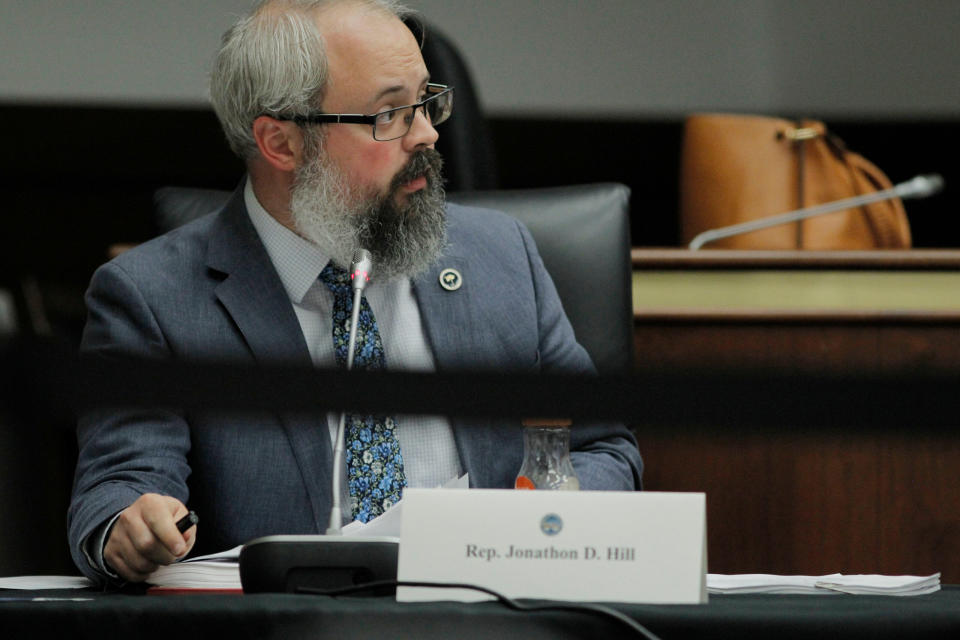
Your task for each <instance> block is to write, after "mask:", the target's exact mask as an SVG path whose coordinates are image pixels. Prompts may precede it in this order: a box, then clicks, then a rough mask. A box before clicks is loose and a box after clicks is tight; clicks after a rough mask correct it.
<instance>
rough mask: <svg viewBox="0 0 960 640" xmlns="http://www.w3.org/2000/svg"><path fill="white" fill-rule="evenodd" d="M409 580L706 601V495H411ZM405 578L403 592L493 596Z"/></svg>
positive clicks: (564, 596)
mask: <svg viewBox="0 0 960 640" xmlns="http://www.w3.org/2000/svg"><path fill="white" fill-rule="evenodd" d="M403 502H404V507H403V516H402V527H401V531H402V535H401V538H400V550H399V558H398V567H397V578H398V580H400V581H421V582H424V581H425V582H439V583H446V584H450V583H467V584H473V585H477V586H482V587H486V588H488V589H492V590H494V591H497V592H499V593H502V594H503V595H506V596H509V597H513V598H544V599H554V600H578V601H592V602H638V603H674V604H698V603H702V602H706V600H707V592H706V581H705V579H706V567H707V557H706V496H705V495H704V494H702V493H657V492H619V491H514V490H498V489H472V490H469V491H456V490H454V491H450V490H444V491H437V490H432V489H411V488H408V489H406V491H405V492H404V496H403ZM489 598H490V597H489V596H487V595H486V594H484V593H482V592H479V591H473V590H469V589H450V588H423V587H400V588H398V589H397V600H400V601H408V602H409V601H421V600H459V601H475V600H486V599H489Z"/></svg>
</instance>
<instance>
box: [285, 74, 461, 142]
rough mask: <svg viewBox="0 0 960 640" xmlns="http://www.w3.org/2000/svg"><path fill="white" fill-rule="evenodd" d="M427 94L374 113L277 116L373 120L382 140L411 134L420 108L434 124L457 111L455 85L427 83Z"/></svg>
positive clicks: (302, 121)
mask: <svg viewBox="0 0 960 640" xmlns="http://www.w3.org/2000/svg"><path fill="white" fill-rule="evenodd" d="M426 91H427V93H428V94H429V95H428V96H427V97H426V98H424V99H423V100H421V101H420V102H418V103H416V104H408V105H407V106H405V107H397V108H395V109H387V110H386V111H381V112H380V113H375V114H373V115H360V114H356V113H310V114H306V115H296V116H284V115H276V116H273V117H274V118H276V119H278V120H290V121H293V122H296V123H297V124H323V123H326V124H340V123H349V124H369V125H370V126H372V127H373V139H374V140H379V141H381V142H386V141H388V140H396V139H397V138H402V137H403V136H405V135H407V133H408V132H409V131H410V128H411V127H412V126H413V120H414V118H415V117H416V115H417V109H423V115H424V116H426V118H427V120H428V121H429V122H430V124H432V125H433V126H437V125H438V124H440V123H441V122H443V121H445V120H446V119H447V118H449V117H450V114H451V113H452V112H453V87H448V86H447V85H444V84H433V83H430V84H427V89H426Z"/></svg>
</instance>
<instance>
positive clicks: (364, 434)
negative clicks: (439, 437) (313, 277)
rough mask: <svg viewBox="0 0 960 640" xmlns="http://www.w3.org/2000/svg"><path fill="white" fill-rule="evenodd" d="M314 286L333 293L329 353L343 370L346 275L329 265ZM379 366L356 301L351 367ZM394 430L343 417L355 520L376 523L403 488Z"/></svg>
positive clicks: (378, 352) (379, 353)
mask: <svg viewBox="0 0 960 640" xmlns="http://www.w3.org/2000/svg"><path fill="white" fill-rule="evenodd" d="M320 281H321V282H323V283H324V284H325V285H327V288H328V289H330V291H332V292H333V349H334V351H335V352H336V354H337V364H339V365H340V366H345V365H346V363H347V349H348V346H349V343H350V315H351V313H352V312H353V291H352V288H351V286H350V275H349V274H348V273H347V272H346V270H344V269H341V268H340V267H337V266H334V265H333V263H330V264H328V265H327V266H326V267H324V269H323V271H322V272H320ZM385 362H386V360H385V358H384V355H383V343H382V342H381V340H380V330H379V329H378V328H377V320H376V318H374V317H373V311H372V310H371V309H370V305H369V304H368V303H367V299H366V298H365V297H364V298H361V299H360V318H359V319H358V320H357V344H356V353H355V354H354V356H353V366H354V368H356V369H368V370H376V369H383V368H385V366H386V364H385ZM396 426H397V424H396V422H395V421H394V419H393V418H392V417H390V416H384V415H356V414H349V413H348V414H347V418H346V436H345V437H346V443H345V449H346V458H347V484H348V486H349V487H350V498H351V506H352V508H353V517H354V519H355V520H359V521H360V522H368V521H369V520H372V519H373V518H376V517H377V516H378V515H380V514H381V513H383V512H384V511H386V510H387V509H389V508H390V507H391V506H392V505H394V504H396V502H397V501H398V500H400V496H401V495H402V493H403V488H404V487H405V486H406V484H407V478H406V475H405V474H404V472H403V456H402V455H401V453H400V441H399V440H398V439H397V434H396Z"/></svg>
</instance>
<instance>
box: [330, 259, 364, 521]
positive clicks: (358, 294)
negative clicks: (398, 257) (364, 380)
mask: <svg viewBox="0 0 960 640" xmlns="http://www.w3.org/2000/svg"><path fill="white" fill-rule="evenodd" d="M372 271H373V256H371V255H370V252H369V251H367V250H366V249H357V250H356V251H354V252H353V260H352V261H351V262H350V286H351V287H352V289H353V311H352V312H351V314H350V339H349V341H348V343H347V371H350V370H351V369H353V354H354V351H356V346H357V322H358V320H359V319H360V300H361V298H362V297H363V290H364V289H365V288H366V286H367V283H368V282H370V273H371V272H372ZM346 420H347V412H346V411H341V412H340V423H339V424H338V425H337V441H336V442H337V443H336V446H335V447H334V449H333V478H332V479H331V482H330V487H331V493H332V496H331V497H332V499H333V500H332V504H331V506H330V521H329V523H328V524H327V534H328V535H341V533H342V532H341V527H342V521H343V516H341V515H340V492H341V490H342V489H341V486H340V478H341V476H342V475H343V455H344V454H343V449H344V442H343V441H344V435H345V431H346Z"/></svg>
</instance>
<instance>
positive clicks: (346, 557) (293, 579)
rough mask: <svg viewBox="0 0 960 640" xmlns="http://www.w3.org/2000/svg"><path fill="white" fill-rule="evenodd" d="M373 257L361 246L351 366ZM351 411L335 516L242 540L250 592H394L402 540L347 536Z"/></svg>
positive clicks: (243, 575) (354, 282) (338, 465)
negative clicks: (316, 527) (322, 525)
mask: <svg viewBox="0 0 960 640" xmlns="http://www.w3.org/2000/svg"><path fill="white" fill-rule="evenodd" d="M372 271H373V259H372V257H371V255H370V252H369V251H367V250H366V249H357V250H356V251H355V252H354V254H353V261H352V262H351V263H350V280H351V287H352V289H353V312H352V314H351V320H350V338H349V342H348V347H347V348H348V350H349V351H348V353H347V367H346V368H347V371H349V370H350V369H352V368H353V353H354V350H355V348H356V342H357V321H358V320H359V318H360V300H361V298H362V296H363V290H364V288H365V287H366V286H367V283H369V282H370V273H371V272H372ZM346 417H347V412H346V411H341V412H340V423H339V425H338V426H337V441H336V446H335V447H334V452H333V478H332V482H331V483H330V484H331V492H332V496H331V498H332V499H331V502H332V506H331V507H330V521H329V523H328V526H327V531H326V533H325V534H323V535H269V536H264V537H262V538H256V539H254V540H251V541H249V542H247V543H246V544H244V545H243V548H242V549H241V551H240V582H241V584H242V585H243V590H244V592H246V593H283V592H287V593H289V592H296V591H297V590H298V589H299V588H300V587H314V588H316V587H318V586H320V587H323V588H336V587H348V586H353V585H358V584H364V583H368V582H378V583H379V582H383V584H384V585H386V586H381V587H378V588H376V589H374V590H372V591H371V595H381V596H382V595H394V593H395V592H396V588H395V587H393V586H390V585H391V583H392V582H395V581H396V579H397V554H398V548H399V541H398V540H397V539H396V538H390V537H373V536H370V537H362V538H358V537H351V536H344V535H343V530H342V526H341V521H342V516H341V515H340V492H341V482H340V477H341V476H342V475H343V458H344V454H343V451H344V432H345V431H346Z"/></svg>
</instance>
